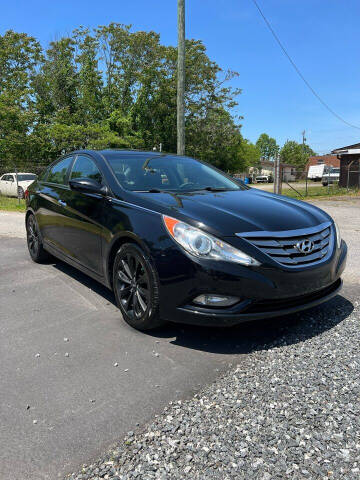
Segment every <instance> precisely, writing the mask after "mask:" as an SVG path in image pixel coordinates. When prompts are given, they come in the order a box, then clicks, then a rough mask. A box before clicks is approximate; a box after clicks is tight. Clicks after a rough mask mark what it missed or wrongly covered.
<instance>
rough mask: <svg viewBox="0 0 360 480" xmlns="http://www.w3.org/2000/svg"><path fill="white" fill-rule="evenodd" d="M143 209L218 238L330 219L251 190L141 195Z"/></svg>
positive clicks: (305, 206) (303, 205)
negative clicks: (190, 225)
mask: <svg viewBox="0 0 360 480" xmlns="http://www.w3.org/2000/svg"><path fill="white" fill-rule="evenodd" d="M139 195H140V196H141V197H142V198H143V199H144V200H145V203H146V205H144V206H146V207H147V208H151V209H153V210H157V211H160V212H161V213H165V214H167V215H170V216H172V217H174V218H178V219H179V220H183V221H188V222H189V223H192V224H193V225H196V226H198V227H200V228H202V229H203V230H208V231H209V232H212V233H214V234H217V235H220V236H232V235H234V234H235V233H243V232H254V231H281V230H295V229H298V228H307V227H314V226H316V225H318V224H320V223H323V222H326V221H329V220H330V219H331V217H329V215H327V214H326V213H325V212H323V211H322V210H320V209H319V208H317V207H315V206H313V205H310V204H308V203H305V202H300V201H298V200H294V199H291V198H288V197H284V196H281V195H274V194H271V193H267V192H263V191H261V190H257V189H255V188H251V189H249V190H237V191H227V192H205V191H201V192H191V193H141V194H139Z"/></svg>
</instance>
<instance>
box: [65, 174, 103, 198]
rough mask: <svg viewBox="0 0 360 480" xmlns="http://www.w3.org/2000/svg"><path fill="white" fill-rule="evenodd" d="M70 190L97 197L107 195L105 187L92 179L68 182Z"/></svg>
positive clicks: (78, 179)
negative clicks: (94, 194) (92, 194)
mask: <svg viewBox="0 0 360 480" xmlns="http://www.w3.org/2000/svg"><path fill="white" fill-rule="evenodd" d="M69 185H70V188H71V190H75V191H76V192H82V193H97V194H98V195H103V196H105V195H108V193H109V190H108V188H107V187H106V186H105V185H100V183H99V182H97V181H96V180H93V179H92V178H73V179H72V180H69Z"/></svg>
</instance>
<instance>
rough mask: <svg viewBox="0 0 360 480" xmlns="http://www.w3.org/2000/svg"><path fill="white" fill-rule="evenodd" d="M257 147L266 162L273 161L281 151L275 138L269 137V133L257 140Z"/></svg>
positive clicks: (263, 134)
mask: <svg viewBox="0 0 360 480" xmlns="http://www.w3.org/2000/svg"><path fill="white" fill-rule="evenodd" d="M256 146H257V147H258V149H259V150H260V152H261V157H262V158H264V159H265V160H273V159H274V158H275V156H276V155H277V153H278V151H279V146H278V145H277V143H276V140H275V138H272V137H269V135H268V134H267V133H262V134H261V135H260V137H259V138H258V139H257V142H256Z"/></svg>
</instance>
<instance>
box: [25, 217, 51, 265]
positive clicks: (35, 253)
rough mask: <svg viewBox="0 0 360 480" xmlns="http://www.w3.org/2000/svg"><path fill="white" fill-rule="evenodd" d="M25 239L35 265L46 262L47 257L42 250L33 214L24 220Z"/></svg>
mask: <svg viewBox="0 0 360 480" xmlns="http://www.w3.org/2000/svg"><path fill="white" fill-rule="evenodd" d="M26 237H27V244H28V249H29V253H30V257H31V258H32V260H34V262H36V263H42V262H44V261H45V260H47V259H48V257H49V255H48V253H47V252H46V251H45V250H44V248H43V243H42V240H41V235H40V232H39V228H38V226H37V223H36V219H35V217H34V215H33V214H30V215H29V216H28V218H27V220H26Z"/></svg>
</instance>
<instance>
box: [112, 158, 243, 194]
mask: <svg viewBox="0 0 360 480" xmlns="http://www.w3.org/2000/svg"><path fill="white" fill-rule="evenodd" d="M105 156H106V159H107V160H108V162H109V164H110V166H111V168H112V170H113V172H114V174H115V176H116V178H117V179H118V181H119V182H120V184H121V185H122V186H123V187H124V188H125V189H126V190H132V191H171V192H194V191H197V190H210V191H211V190H214V191H222V190H245V189H247V187H245V186H244V185H241V184H240V183H237V182H235V181H232V180H230V179H229V178H228V177H226V176H225V175H223V174H222V173H221V172H219V171H218V170H216V169H214V168H212V167H210V166H208V165H206V164H204V163H202V162H199V161H197V160H194V159H193V158H189V157H180V156H175V155H153V156H149V155H148V154H143V155H142V154H133V155H131V154H130V155H125V154H121V153H119V154H117V155H116V153H113V152H112V153H111V154H110V155H106V154H105Z"/></svg>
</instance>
